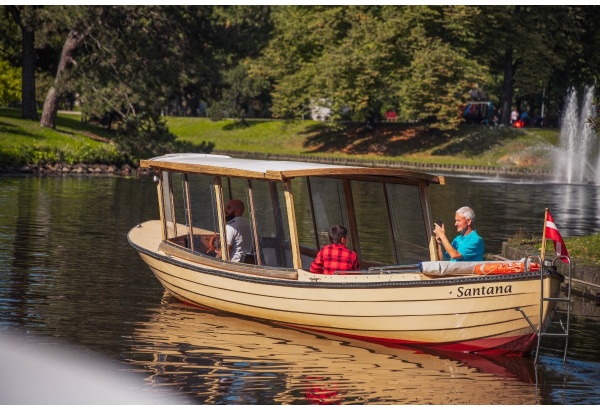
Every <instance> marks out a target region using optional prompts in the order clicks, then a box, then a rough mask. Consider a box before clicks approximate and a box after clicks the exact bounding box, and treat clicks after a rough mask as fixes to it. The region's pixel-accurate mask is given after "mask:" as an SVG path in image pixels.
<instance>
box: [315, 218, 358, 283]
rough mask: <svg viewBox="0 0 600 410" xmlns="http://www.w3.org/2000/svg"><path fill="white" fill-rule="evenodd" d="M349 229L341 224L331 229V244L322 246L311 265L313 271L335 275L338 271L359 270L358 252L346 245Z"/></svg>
mask: <svg viewBox="0 0 600 410" xmlns="http://www.w3.org/2000/svg"><path fill="white" fill-rule="evenodd" d="M347 236H348V230H347V229H346V228H345V227H343V226H341V225H333V226H332V227H331V228H330V229H329V242H331V244H330V245H325V246H323V247H322V248H321V250H320V251H319V253H318V254H317V257H316V258H315V260H314V261H313V263H312V264H311V265H310V271H311V272H312V273H324V274H325V275H333V274H334V273H335V272H337V271H352V270H359V267H358V257H357V256H356V253H354V252H353V251H351V250H350V249H348V248H347V247H346V243H347Z"/></svg>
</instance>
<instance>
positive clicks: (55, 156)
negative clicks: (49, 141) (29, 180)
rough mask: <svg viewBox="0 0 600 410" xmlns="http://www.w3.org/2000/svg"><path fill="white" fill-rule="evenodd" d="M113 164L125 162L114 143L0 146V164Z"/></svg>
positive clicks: (19, 165) (17, 165) (15, 165)
mask: <svg viewBox="0 0 600 410" xmlns="http://www.w3.org/2000/svg"><path fill="white" fill-rule="evenodd" d="M59 163H62V164H69V165H73V164H78V163H83V164H115V165H121V164H124V163H125V158H124V157H123V155H122V154H121V153H120V152H119V151H118V150H117V148H116V147H115V146H114V145H105V146H96V147H92V146H82V147H77V148H74V149H67V148H60V147H56V146H48V145H42V144H33V145H3V146H0V164H2V165H3V166H11V167H22V166H24V165H46V164H59Z"/></svg>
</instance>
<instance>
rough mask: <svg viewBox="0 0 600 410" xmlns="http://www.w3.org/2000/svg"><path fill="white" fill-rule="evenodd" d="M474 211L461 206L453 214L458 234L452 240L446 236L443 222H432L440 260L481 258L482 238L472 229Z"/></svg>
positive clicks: (480, 259) (472, 259) (473, 259)
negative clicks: (439, 223)
mask: <svg viewBox="0 0 600 410" xmlns="http://www.w3.org/2000/svg"><path fill="white" fill-rule="evenodd" d="M474 220H475V212H473V210H472V209H471V208H469V207H467V206H463V207H462V208H460V209H459V210H457V211H456V214H455V215H454V225H455V226H456V231H457V232H458V233H459V235H458V236H457V237H456V238H454V240H453V241H452V242H450V240H449V239H448V238H447V237H446V230H445V228H444V224H442V226H440V225H438V224H437V223H436V224H434V229H433V233H434V234H435V239H436V241H437V243H438V256H439V258H440V260H445V261H447V260H449V261H453V262H457V261H460V262H475V261H482V260H483V253H484V251H485V248H484V245H483V239H481V237H480V236H479V235H478V234H477V231H475V230H474V229H473V221H474Z"/></svg>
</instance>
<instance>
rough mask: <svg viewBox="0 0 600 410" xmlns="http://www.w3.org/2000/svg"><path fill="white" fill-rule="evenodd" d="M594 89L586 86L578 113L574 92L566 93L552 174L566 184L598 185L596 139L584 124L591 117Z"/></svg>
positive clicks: (599, 145)
mask: <svg viewBox="0 0 600 410" xmlns="http://www.w3.org/2000/svg"><path fill="white" fill-rule="evenodd" d="M593 100H594V87H586V88H585V90H584V98H583V102H582V105H581V111H580V110H579V109H578V101H577V91H575V89H574V88H571V89H570V90H569V95H568V97H567V102H566V105H565V110H564V112H563V116H562V122H561V128H560V149H559V150H558V152H557V155H556V160H555V161H554V175H556V176H558V178H559V179H561V180H562V181H564V182H567V183H569V184H600V158H599V157H600V139H599V138H598V136H597V135H596V133H595V132H594V130H593V129H592V127H591V126H590V125H589V124H588V118H590V117H593V116H594V115H595V106H594V101H593Z"/></svg>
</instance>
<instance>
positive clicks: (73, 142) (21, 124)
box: [0, 108, 110, 149]
mask: <svg viewBox="0 0 600 410" xmlns="http://www.w3.org/2000/svg"><path fill="white" fill-rule="evenodd" d="M80 118H81V115H80V114H60V115H59V116H58V117H57V125H56V129H54V130H53V129H50V128H42V127H40V123H39V122H38V121H30V120H24V119H22V118H21V111H20V110H16V109H10V108H0V146H27V145H37V146H50V147H57V148H62V149H69V148H82V147H84V146H87V145H91V146H93V147H96V146H100V145H103V143H102V142H100V141H96V140H93V139H91V138H90V137H89V136H88V135H86V134H84V132H94V133H95V134H104V135H103V136H104V137H107V136H109V135H110V133H107V132H106V131H104V130H102V129H100V128H99V127H94V126H91V125H89V124H84V123H82V122H81V121H80Z"/></svg>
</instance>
